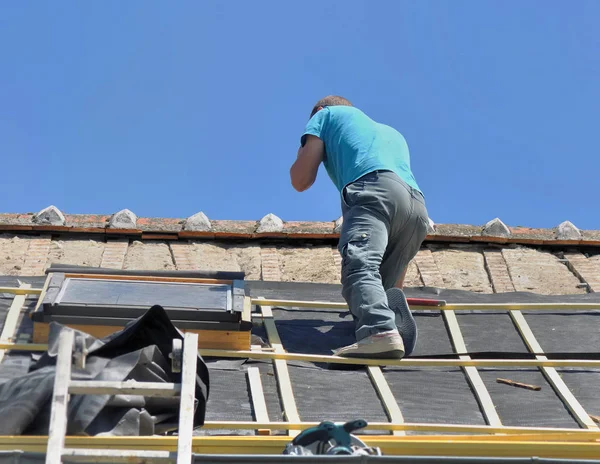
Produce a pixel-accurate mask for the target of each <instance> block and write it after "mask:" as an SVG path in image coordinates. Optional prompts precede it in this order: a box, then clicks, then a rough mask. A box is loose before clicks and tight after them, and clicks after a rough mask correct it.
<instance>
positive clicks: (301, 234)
mask: <svg viewBox="0 0 600 464" xmlns="http://www.w3.org/2000/svg"><path fill="white" fill-rule="evenodd" d="M110 217H111V216H110V215H103V214H68V215H65V219H66V225H65V226H48V225H38V224H35V223H34V222H33V214H30V213H26V214H18V213H4V214H0V232H2V231H11V232H19V231H22V232H28V231H32V232H34V233H35V232H65V233H66V232H75V233H90V234H105V235H110V236H112V237H114V236H117V235H129V236H131V235H136V236H139V235H142V234H143V236H145V237H150V236H151V234H159V235H165V236H168V237H169V238H173V239H175V238H177V237H179V238H189V239H192V238H204V239H206V238H222V239H265V238H273V239H336V238H337V237H338V236H339V234H338V233H336V232H334V225H335V223H334V222H333V221H331V222H311V221H290V222H286V223H284V226H283V230H281V231H277V232H265V233H257V232H256V230H257V227H258V221H231V220H212V221H211V230H209V231H186V230H183V226H184V222H185V219H181V218H148V217H140V218H138V219H137V224H136V226H137V227H136V228H135V229H111V228H108V221H109V219H110ZM482 230H483V225H468V224H437V225H436V230H435V232H432V233H430V234H429V235H428V236H427V239H426V240H427V241H429V242H477V243H519V244H524V245H526V244H529V245H558V246H567V245H588V246H600V230H582V231H581V240H557V239H556V234H557V230H558V229H557V228H552V229H534V228H530V227H510V230H511V235H510V236H509V237H495V236H484V235H482Z"/></svg>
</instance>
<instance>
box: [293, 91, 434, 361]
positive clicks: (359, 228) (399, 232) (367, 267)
mask: <svg viewBox="0 0 600 464" xmlns="http://www.w3.org/2000/svg"><path fill="white" fill-rule="evenodd" d="M321 163H323V164H324V165H325V168H326V170H327V173H328V174H329V177H330V178H331V180H332V181H333V183H334V184H335V186H336V187H337V189H338V190H339V192H340V195H341V204H342V215H343V224H342V229H341V233H340V241H339V247H338V249H339V252H340V254H341V256H342V278H341V283H342V295H343V297H344V299H345V300H346V302H347V303H348V307H349V308H350V313H351V314H352V316H353V318H354V321H355V323H356V340H357V341H356V343H354V344H352V345H349V346H345V347H341V348H339V349H337V350H335V351H334V354H336V355H338V356H347V357H359V358H361V357H362V358H379V359H400V358H402V357H404V356H408V355H409V354H410V353H411V352H412V351H413V349H414V346H415V344H416V340H417V327H416V323H415V320H414V318H413V316H412V314H411V312H410V309H409V307H408V303H407V302H406V297H405V296H404V292H403V291H402V290H401V289H402V286H403V284H404V276H405V275H406V269H407V267H408V263H409V262H410V260H411V259H412V258H413V257H414V256H415V255H416V253H417V251H418V250H419V248H420V246H421V243H422V242H423V240H424V239H425V236H426V235H427V228H428V214H427V209H426V208H425V200H424V198H423V194H422V193H421V190H420V189H419V186H418V185H417V182H416V180H415V177H414V175H413V173H412V171H411V168H410V156H409V151H408V146H407V144H406V141H405V139H404V137H403V136H402V135H401V134H400V133H399V132H398V131H396V130H395V129H393V128H392V127H389V126H386V125H384V124H380V123H378V122H375V121H374V120H372V119H371V118H370V117H369V116H367V115H366V114H365V113H363V112H362V111H361V110H359V109H358V108H355V107H353V106H352V104H351V103H350V102H349V101H348V100H346V99H345V98H343V97H338V96H328V97H325V98H323V99H322V100H320V101H318V102H317V104H316V105H315V106H314V108H313V110H312V113H311V115H310V120H309V121H308V123H307V125H306V128H305V130H304V134H303V135H302V138H301V146H300V149H299V150H298V157H297V159H296V161H295V162H294V164H293V165H292V167H291V169H290V177H291V181H292V186H293V187H294V188H295V189H296V190H297V191H299V192H302V191H304V190H306V189H308V188H309V187H310V186H311V185H312V184H313V183H314V182H315V179H316V177H317V171H318V169H319V165H320V164H321Z"/></svg>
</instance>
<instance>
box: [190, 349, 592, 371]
mask: <svg viewBox="0 0 600 464" xmlns="http://www.w3.org/2000/svg"><path fill="white" fill-rule="evenodd" d="M199 353H200V354H201V355H202V356H206V357H215V358H219V357H221V358H248V359H274V360H285V361H308V362H314V363H333V364H353V365H361V366H399V367H415V366H419V367H463V366H475V367H586V368H600V360H587V359H560V360H548V359H546V360H539V359H471V360H465V359H435V358H433V359H431V358H425V359H420V358H405V359H400V360H397V359H358V358H344V357H341V356H330V355H314V354H300V353H287V352H285V351H284V352H281V351H277V350H274V351H273V352H268V351H231V350H211V349H201V350H199Z"/></svg>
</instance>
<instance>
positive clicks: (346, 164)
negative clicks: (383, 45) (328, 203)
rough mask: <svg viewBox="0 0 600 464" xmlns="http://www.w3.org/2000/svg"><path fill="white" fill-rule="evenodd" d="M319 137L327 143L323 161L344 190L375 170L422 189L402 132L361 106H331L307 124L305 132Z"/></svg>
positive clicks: (329, 172) (337, 183)
mask: <svg viewBox="0 0 600 464" xmlns="http://www.w3.org/2000/svg"><path fill="white" fill-rule="evenodd" d="M307 134H309V135H314V136H316V137H319V138H320V139H321V140H322V141H323V143H324V144H325V158H324V160H323V164H324V165H325V169H327V173H328V174H329V177H331V180H332V181H333V183H334V184H335V186H336V187H337V188H338V190H339V191H340V192H341V191H342V190H343V189H344V187H345V186H346V185H348V184H349V183H351V182H353V181H355V180H357V179H358V178H360V177H362V176H364V175H365V174H368V173H370V172H373V171H377V170H388V171H392V172H395V173H396V174H397V175H398V176H399V177H400V178H401V179H402V180H403V181H404V182H406V183H407V184H408V185H410V186H411V187H413V188H415V189H417V190H419V191H421V190H420V189H419V186H418V185H417V181H416V180H415V177H414V176H413V173H412V171H411V170H410V155H409V152H408V145H407V144H406V140H404V137H403V136H402V134H400V132H398V131H397V130H395V129H393V128H391V127H390V126H386V125H385V124H379V123H377V122H375V121H373V120H372V119H371V118H369V117H368V116H367V115H366V114H365V113H363V112H362V111H360V110H359V109H358V108H354V107H352V106H328V107H325V108H323V109H322V110H321V111H318V112H317V113H316V114H315V115H314V116H313V117H312V118H311V119H310V121H308V124H307V125H306V129H305V130H304V135H307Z"/></svg>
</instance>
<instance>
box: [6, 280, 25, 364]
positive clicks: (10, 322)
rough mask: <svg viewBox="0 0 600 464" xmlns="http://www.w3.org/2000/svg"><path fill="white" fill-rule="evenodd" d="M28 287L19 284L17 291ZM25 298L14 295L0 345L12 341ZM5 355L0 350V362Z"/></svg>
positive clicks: (22, 295)
mask: <svg viewBox="0 0 600 464" xmlns="http://www.w3.org/2000/svg"><path fill="white" fill-rule="evenodd" d="M30 287H31V285H30V284H21V286H20V287H19V289H22V290H24V291H27V290H28V289H29V288H30ZM25 298H27V294H26V293H20V294H15V297H14V298H13V301H12V303H11V305H10V308H9V309H8V313H7V314H6V319H5V320H4V326H3V327H2V334H0V343H4V342H11V341H13V340H14V338H15V335H16V333H17V329H18V327H17V325H18V323H19V317H20V316H21V309H22V308H23V305H24V304H25ZM5 353H6V351H5V350H0V362H2V360H3V359H4V355H5Z"/></svg>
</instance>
